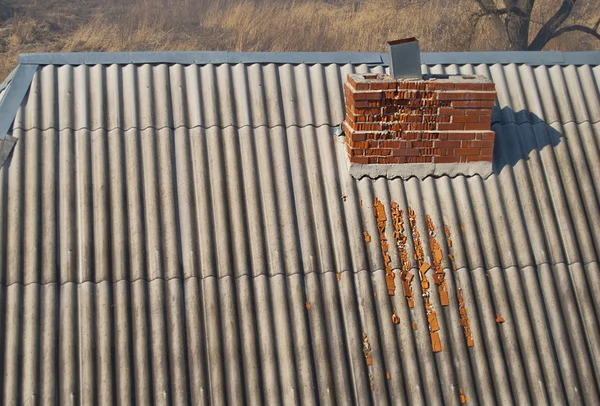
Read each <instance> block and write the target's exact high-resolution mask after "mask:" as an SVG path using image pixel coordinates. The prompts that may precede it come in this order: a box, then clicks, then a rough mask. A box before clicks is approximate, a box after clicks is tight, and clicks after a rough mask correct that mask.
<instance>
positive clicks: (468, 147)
mask: <svg viewBox="0 0 600 406" xmlns="http://www.w3.org/2000/svg"><path fill="white" fill-rule="evenodd" d="M344 95H345V99H346V119H345V121H344V123H343V131H344V133H345V135H346V148H347V151H348V157H349V160H350V163H351V164H367V165H369V166H371V165H381V164H383V165H389V164H392V165H395V164H399V165H398V166H404V167H406V166H409V165H407V164H429V166H430V167H435V166H438V164H468V163H475V162H480V163H481V162H483V163H491V161H492V155H493V147H494V135H495V134H494V132H493V131H491V119H492V108H493V107H494V101H495V99H496V92H495V87H494V84H493V83H492V82H491V81H489V80H488V79H486V78H485V77H482V76H460V75H456V76H447V75H446V76H441V75H440V76H435V75H431V76H429V77H427V76H426V77H424V78H415V79H412V78H400V79H394V78H392V77H390V76H388V75H383V74H351V75H348V79H347V82H346V83H345V84H344ZM432 164H435V165H432ZM442 166H443V165H442ZM455 166H456V165H455ZM488 166H489V167H490V168H491V164H489V165H488ZM461 167H462V168H467V165H461ZM480 167H481V166H480ZM400 172H402V173H406V168H404V169H402V170H401V171H400ZM421 172H422V173H428V174H431V173H434V172H435V171H433V170H425V171H424V172H423V171H421ZM467 172H474V173H477V170H475V171H469V170H467Z"/></svg>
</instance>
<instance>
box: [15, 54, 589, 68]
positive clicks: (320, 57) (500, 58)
mask: <svg viewBox="0 0 600 406" xmlns="http://www.w3.org/2000/svg"><path fill="white" fill-rule="evenodd" d="M421 61H422V63H423V64H425V65H438V64H440V65H452V64H457V65H464V64H497V63H499V64H511V63H516V64H529V65H587V64H589V65H600V51H583V52H556V51H539V52H519V51H500V52H423V53H422V54H421ZM19 63H20V64H21V65H32V64H33V65H109V64H118V65H124V64H158V63H166V64H183V65H192V64H197V65H206V64H226V63H230V64H236V63H245V64H252V63H263V64H266V63H275V64H354V65H360V64H367V65H384V66H386V65H388V55H387V54H385V53H378V52H228V51H182V52H179V51H178V52H168V51H163V52H81V53H78V52H75V53H40V54H21V55H20V56H19Z"/></svg>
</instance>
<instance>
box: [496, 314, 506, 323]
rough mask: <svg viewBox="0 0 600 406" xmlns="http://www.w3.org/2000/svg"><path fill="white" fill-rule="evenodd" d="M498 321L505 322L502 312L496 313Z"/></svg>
mask: <svg viewBox="0 0 600 406" xmlns="http://www.w3.org/2000/svg"><path fill="white" fill-rule="evenodd" d="M496 323H504V317H502V316H500V314H499V313H498V314H496Z"/></svg>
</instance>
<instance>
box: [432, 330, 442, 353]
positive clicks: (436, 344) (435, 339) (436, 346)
mask: <svg viewBox="0 0 600 406" xmlns="http://www.w3.org/2000/svg"><path fill="white" fill-rule="evenodd" d="M429 335H430V336H431V350H432V351H433V352H440V351H442V350H443V349H444V348H443V347H442V342H441V341H440V335H439V334H438V332H437V331H430V332H429Z"/></svg>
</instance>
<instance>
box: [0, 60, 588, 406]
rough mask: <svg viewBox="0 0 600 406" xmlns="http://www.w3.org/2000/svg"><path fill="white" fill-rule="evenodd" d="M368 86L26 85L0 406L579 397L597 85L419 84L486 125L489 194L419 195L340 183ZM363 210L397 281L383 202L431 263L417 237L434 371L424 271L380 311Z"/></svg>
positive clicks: (91, 79)
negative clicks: (429, 276)
mask: <svg viewBox="0 0 600 406" xmlns="http://www.w3.org/2000/svg"><path fill="white" fill-rule="evenodd" d="M596 56H597V55H596ZM496 57H498V58H500V59H501V54H499V55H498V54H497V55H496ZM442 62H443V61H442ZM369 69H372V70H374V71H377V72H381V71H382V69H383V68H382V67H381V66H375V67H370V66H368V65H352V64H318V63H316V64H310V65H309V64H302V63H298V64H284V63H280V64H269V63H260V64H258V63H256V64H220V65H214V64H206V65H196V64H192V65H180V64H152V65H149V64H127V65H95V66H87V65H81V66H70V65H64V66H55V65H46V66H41V67H40V68H39V70H38V71H37V73H36V74H35V76H34V78H33V82H32V84H31V87H30V89H29V92H28V94H27V95H26V97H25V100H24V102H23V105H22V107H21V108H20V109H19V111H18V113H17V116H16V119H15V121H14V125H13V129H12V132H11V135H12V136H14V137H16V138H18V142H17V144H16V146H15V148H14V150H13V152H12V155H11V156H10V157H9V159H8V161H7V163H6V164H5V165H4V167H2V169H0V179H1V181H0V185H1V186H0V394H1V396H2V398H1V400H0V403H3V404H6V405H10V404H37V403H43V404H84V405H89V404H95V403H102V404H113V403H119V404H130V403H133V402H135V403H138V404H150V403H157V404H177V405H179V404H203V403H214V404H224V403H229V404H242V403H248V404H315V403H322V404H350V403H360V404H384V403H393V404H441V403H444V404H460V402H461V396H460V395H461V393H464V395H465V396H466V397H467V398H468V401H467V402H468V404H495V403H497V404H520V405H521V404H530V403H533V404H550V403H555V404H564V403H567V402H569V403H572V404H581V403H587V404H598V403H599V402H600V397H599V389H600V336H599V328H598V322H599V320H600V319H599V317H600V293H599V292H600V268H599V265H598V260H599V258H598V253H599V252H600V208H599V197H600V165H598V162H600V150H599V147H600V90H599V89H600V66H598V65H558V64H557V65H543V64H542V65H541V66H531V65H527V64H489V65H488V64H478V65H469V64H466V65H427V66H425V65H424V67H423V69H424V71H426V72H430V73H459V72H460V73H466V74H473V73H477V74H483V75H485V76H488V77H491V78H492V79H493V81H494V82H495V83H496V87H497V91H498V108H496V110H495V113H494V114H495V116H494V124H493V129H494V130H495V131H496V132H497V141H496V150H495V158H494V167H495V169H494V174H493V175H492V176H490V177H489V178H487V179H482V178H481V177H478V176H475V177H469V178H467V177H463V176H458V177H455V178H449V177H447V176H445V177H440V178H426V179H425V180H423V181H420V180H417V179H414V178H413V179H409V180H407V181H402V180H400V179H397V180H391V181H389V180H386V179H377V180H372V179H367V178H363V179H361V180H355V179H354V178H352V177H351V176H349V174H348V170H347V166H346V158H345V150H344V144H343V137H339V136H337V135H335V132H336V128H335V127H336V126H337V125H338V124H339V123H340V122H341V121H342V119H343V114H344V100H343V94H342V83H343V80H344V78H345V75H346V74H347V73H350V72H355V71H358V72H365V71H367V70H369ZM375 197H377V198H378V199H380V200H381V201H382V202H383V204H384V206H385V208H386V212H387V218H388V222H387V224H386V234H387V238H388V240H389V241H390V242H392V244H391V247H392V248H391V249H390V251H389V252H390V255H391V257H392V264H393V266H394V268H395V269H396V272H399V269H400V268H401V267H402V264H401V262H400V259H399V256H398V253H397V251H396V249H395V248H394V247H395V241H396V240H395V239H394V234H393V233H394V225H393V222H392V221H391V219H392V215H391V212H390V203H391V202H392V201H394V202H397V203H398V204H399V206H400V209H401V210H403V213H404V224H405V227H406V228H408V224H409V221H408V217H407V212H408V208H409V207H410V208H411V209H413V210H414V211H415V213H416V215H417V228H418V231H419V233H420V235H421V236H422V238H421V240H422V244H423V248H424V250H425V255H426V256H431V251H430V248H429V239H428V238H427V235H428V229H427V223H426V215H428V216H430V217H431V220H432V221H433V224H434V225H435V238H436V240H437V241H438V242H439V243H440V245H441V248H442V252H443V260H442V265H443V267H444V270H445V272H446V280H447V283H448V292H449V294H450V305H449V306H448V307H442V306H441V305H440V301H439V296H438V292H437V289H436V288H434V285H432V288H431V290H430V291H431V301H432V302H433V304H434V307H435V310H436V313H437V317H438V320H439V322H440V336H441V341H442V345H443V351H441V352H438V353H433V352H432V348H431V342H430V338H429V331H428V327H427V315H426V313H425V309H424V305H423V298H422V297H421V296H420V294H421V286H420V284H419V283H417V282H416V281H417V280H418V276H417V278H415V281H414V282H413V289H414V291H415V307H414V308H413V309H409V308H408V306H407V302H406V299H405V298H404V296H403V294H402V286H401V283H400V281H399V277H397V278H396V280H397V283H396V285H397V287H398V288H397V290H396V295H395V296H393V297H392V296H388V295H387V287H386V281H385V270H384V265H383V259H382V254H381V249H380V245H379V243H378V231H377V223H376V219H375V217H374V214H373V202H374V199H375ZM445 227H447V228H448V229H449V232H450V236H451V240H452V242H453V244H452V247H451V248H449V247H448V244H447V243H446V235H445V232H444V228H445ZM364 231H366V232H368V233H369V234H370V236H371V237H372V241H371V242H370V243H366V242H365V238H364V236H363V232H364ZM407 234H408V243H407V249H408V252H409V259H410V261H411V266H412V271H411V272H412V273H414V274H417V275H418V270H417V269H416V268H417V264H416V261H415V260H414V258H413V252H414V247H413V239H412V238H411V236H410V233H407ZM449 254H451V255H452V256H453V257H454V264H455V266H456V270H453V264H452V261H451V260H450V259H449V258H450V257H449ZM459 286H460V287H461V288H462V295H463V297H464V304H465V307H466V309H467V314H468V317H469V319H470V323H471V330H472V336H473V341H474V346H473V347H468V346H467V341H466V339H465V334H464V329H463V327H462V326H461V315H460V314H459V303H458V300H457V289H458V287H459ZM394 308H395V309H396V312H397V316H398V317H399V323H398V324H397V325H396V324H394V323H392V319H391V317H392V314H393V313H394ZM497 314H500V315H501V316H502V318H504V319H505V322H504V323H502V324H499V323H497V322H496V315H497ZM413 323H414V326H415V327H416V330H413ZM363 333H366V334H367V336H368V341H369V345H370V347H371V350H372V360H373V362H372V365H370V366H368V365H367V363H366V359H365V355H364V353H363ZM462 400H465V399H464V398H462Z"/></svg>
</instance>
